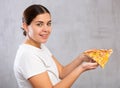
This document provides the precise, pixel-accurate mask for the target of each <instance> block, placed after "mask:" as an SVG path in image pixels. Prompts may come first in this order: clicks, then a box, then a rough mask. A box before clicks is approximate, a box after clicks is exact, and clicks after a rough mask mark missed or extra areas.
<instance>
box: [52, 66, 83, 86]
mask: <svg viewBox="0 0 120 88" xmlns="http://www.w3.org/2000/svg"><path fill="white" fill-rule="evenodd" d="M83 71H84V70H83V69H82V68H81V67H80V66H78V67H77V68H75V69H74V70H73V71H72V72H71V73H69V74H68V75H67V76H66V77H64V78H63V79H62V80H61V82H59V83H58V84H56V85H55V86H54V87H53V88H70V87H71V86H72V84H73V83H74V82H75V80H76V79H77V78H78V77H79V76H80V74H81V73H82V72H83Z"/></svg>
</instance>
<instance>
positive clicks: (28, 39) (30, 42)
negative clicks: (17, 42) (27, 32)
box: [24, 36, 41, 48]
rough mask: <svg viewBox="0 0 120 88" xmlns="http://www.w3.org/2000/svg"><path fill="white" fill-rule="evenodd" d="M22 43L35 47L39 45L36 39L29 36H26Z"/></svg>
mask: <svg viewBox="0 0 120 88" xmlns="http://www.w3.org/2000/svg"><path fill="white" fill-rule="evenodd" d="M24 43H25V44H29V45H32V46H35V47H37V48H40V46H41V43H38V42H37V41H35V40H34V39H32V38H31V37H30V36H26V39H25V41H24Z"/></svg>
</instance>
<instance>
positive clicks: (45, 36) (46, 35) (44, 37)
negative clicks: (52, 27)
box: [40, 34, 48, 39]
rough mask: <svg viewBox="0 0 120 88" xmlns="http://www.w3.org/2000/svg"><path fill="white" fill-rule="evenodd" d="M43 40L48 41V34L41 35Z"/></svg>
mask: <svg viewBox="0 0 120 88" xmlns="http://www.w3.org/2000/svg"><path fill="white" fill-rule="evenodd" d="M40 36H41V37H42V38H43V39H47V38H48V34H41V35H40Z"/></svg>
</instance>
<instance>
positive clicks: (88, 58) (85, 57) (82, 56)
mask: <svg viewBox="0 0 120 88" xmlns="http://www.w3.org/2000/svg"><path fill="white" fill-rule="evenodd" d="M80 57H81V58H82V62H95V61H94V60H93V59H92V58H90V57H89V56H87V55H85V54H82V55H81V56H80Z"/></svg>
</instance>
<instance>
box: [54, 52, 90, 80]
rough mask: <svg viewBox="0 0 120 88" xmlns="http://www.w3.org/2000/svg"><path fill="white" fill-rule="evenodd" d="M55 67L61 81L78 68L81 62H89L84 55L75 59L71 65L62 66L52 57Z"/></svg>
mask: <svg viewBox="0 0 120 88" xmlns="http://www.w3.org/2000/svg"><path fill="white" fill-rule="evenodd" d="M52 57H53V59H54V61H55V63H56V65H57V67H58V70H59V74H60V78H61V79H63V78H64V77H66V76H67V75H68V74H69V73H71V72H72V71H73V70H74V69H75V68H76V67H77V66H79V65H80V64H81V63H82V62H84V61H89V60H91V59H90V58H88V57H86V56H85V55H83V54H82V55H79V56H78V57H77V58H75V59H74V60H73V61H72V62H71V63H69V64H68V65H66V66H62V65H61V64H60V63H59V62H58V61H57V59H56V58H55V57H54V56H52Z"/></svg>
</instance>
